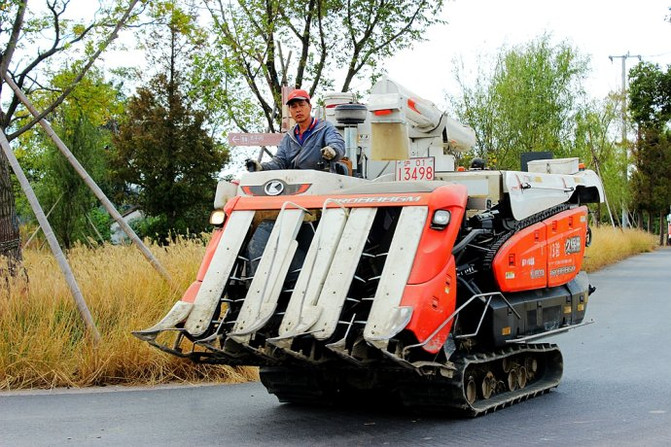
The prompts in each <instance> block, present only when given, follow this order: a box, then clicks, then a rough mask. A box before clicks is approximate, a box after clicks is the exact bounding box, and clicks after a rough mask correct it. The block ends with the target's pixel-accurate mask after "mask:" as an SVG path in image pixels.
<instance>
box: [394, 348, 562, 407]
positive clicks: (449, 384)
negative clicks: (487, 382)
mask: <svg viewBox="0 0 671 447" xmlns="http://www.w3.org/2000/svg"><path fill="white" fill-rule="evenodd" d="M519 356H527V357H533V358H534V359H536V360H537V361H538V372H537V374H536V377H534V379H533V380H531V381H529V382H528V383H527V384H526V386H525V387H524V388H522V389H517V390H515V391H503V392H499V393H495V394H494V395H492V396H491V397H490V398H488V399H483V398H481V397H480V396H478V398H477V399H476V400H475V401H474V402H473V403H470V402H469V401H468V399H467V398H466V385H465V382H466V380H467V379H468V376H469V372H470V371H474V370H478V369H484V370H497V369H499V367H500V365H501V363H502V362H503V359H505V358H509V359H511V358H515V357H519ZM455 366H457V372H456V373H455V375H454V377H452V378H451V379H437V380H436V381H435V382H434V383H426V381H425V382H422V381H419V380H414V381H412V383H409V384H406V386H404V387H402V388H401V398H402V401H403V403H404V404H405V405H406V406H409V407H412V408H416V409H420V410H423V411H427V412H432V413H436V412H438V413H441V412H449V413H454V414H459V415H463V416H472V417H475V416H479V415H482V414H486V413H490V412H494V411H496V410H499V409H501V408H505V407H507V406H510V405H513V404H516V403H518V402H521V401H524V400H527V399H530V398H533V397H536V396H538V395H540V394H543V393H546V392H548V391H550V390H551V389H552V388H555V387H557V385H559V382H560V380H561V376H562V372H563V360H562V355H561V352H560V351H559V348H558V347H557V345H554V344H547V343H544V344H527V345H514V346H510V347H506V348H504V349H499V350H497V351H494V352H489V353H481V354H471V355H466V356H463V357H460V358H457V359H455Z"/></svg>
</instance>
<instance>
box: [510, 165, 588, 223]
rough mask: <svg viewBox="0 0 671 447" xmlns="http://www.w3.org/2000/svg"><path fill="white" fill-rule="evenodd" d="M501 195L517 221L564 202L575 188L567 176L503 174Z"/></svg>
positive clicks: (570, 177)
mask: <svg viewBox="0 0 671 447" xmlns="http://www.w3.org/2000/svg"><path fill="white" fill-rule="evenodd" d="M503 188H504V192H507V193H508V195H509V197H510V208H511V210H512V212H513V216H514V217H515V219H517V220H522V219H524V218H526V217H529V216H532V215H534V214H536V213H539V212H541V211H543V210H546V209H548V208H551V207H553V206H556V205H560V204H562V203H564V202H566V201H567V200H568V199H569V198H570V197H571V195H572V194H573V191H575V188H576V182H575V178H574V177H573V176H571V175H560V174H541V173H537V172H517V171H507V172H504V181H503Z"/></svg>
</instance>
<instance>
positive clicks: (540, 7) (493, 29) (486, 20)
mask: <svg viewBox="0 0 671 447" xmlns="http://www.w3.org/2000/svg"><path fill="white" fill-rule="evenodd" d="M669 7H671V0H562V1H558V0H445V6H444V8H443V12H442V18H444V19H445V20H447V21H448V24H446V25H441V26H435V27H433V28H431V29H430V30H429V31H428V32H427V34H426V41H425V42H422V43H419V44H416V45H415V46H414V47H413V48H412V49H409V50H405V51H402V52H400V53H398V54H397V55H395V57H393V58H392V59H391V60H389V61H387V62H386V63H384V65H383V66H384V68H385V69H386V70H387V73H388V75H389V77H390V78H391V79H393V80H395V81H397V82H399V83H400V84H402V85H403V86H404V87H406V88H407V89H409V90H411V91H413V92H414V93H416V94H418V95H419V96H421V97H423V98H425V99H428V100H430V101H432V102H434V103H435V104H437V105H439V106H441V105H442V106H443V107H444V106H445V104H446V103H447V102H446V99H445V97H446V93H450V94H458V89H457V88H456V81H455V78H454V75H453V69H452V67H453V65H454V63H455V61H457V62H458V61H460V60H461V61H463V65H464V68H465V70H466V72H469V73H476V72H477V66H478V63H479V62H478V61H479V60H480V61H481V62H482V61H489V60H491V61H492V64H493V60H494V59H495V56H496V55H497V54H498V53H499V50H500V49H501V48H502V47H503V46H506V47H508V48H509V47H511V46H514V45H518V44H523V43H526V42H529V41H531V40H533V39H534V38H536V37H538V36H541V35H542V34H543V33H546V32H547V33H549V34H550V35H551V38H552V42H553V43H555V44H556V43H559V42H561V41H566V42H567V43H568V44H570V45H572V46H573V47H575V48H576V49H578V51H579V52H580V53H582V54H583V55H586V56H589V57H590V60H591V62H590V66H591V69H592V70H591V74H590V76H589V78H588V79H586V81H585V84H584V85H585V88H586V90H587V94H588V95H589V96H591V97H593V98H595V99H601V98H604V97H606V96H607V95H608V93H609V92H610V91H620V90H621V88H622V59H621V58H615V59H613V60H612V61H611V60H610V59H609V56H623V55H627V54H629V55H631V56H638V55H640V56H641V57H642V60H644V61H647V62H652V63H657V64H659V65H660V66H661V67H662V68H666V66H667V65H671V23H669V22H665V21H664V18H665V17H666V16H667V15H668V14H669V13H670V11H669ZM481 62H480V63H481ZM636 63H638V58H637V57H636V58H628V59H627V60H626V69H627V70H629V68H630V67H632V66H633V65H635V64H636Z"/></svg>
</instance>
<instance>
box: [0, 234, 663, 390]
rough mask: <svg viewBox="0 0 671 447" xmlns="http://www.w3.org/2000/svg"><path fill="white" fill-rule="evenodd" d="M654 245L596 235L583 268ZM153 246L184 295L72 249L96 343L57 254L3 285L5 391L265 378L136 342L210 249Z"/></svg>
mask: <svg viewBox="0 0 671 447" xmlns="http://www.w3.org/2000/svg"><path fill="white" fill-rule="evenodd" d="M655 241H656V237H655V236H652V235H650V234H648V233H645V232H643V231H639V230H626V231H624V232H623V231H620V230H619V229H613V228H609V227H601V228H597V229H594V233H593V243H592V246H591V247H590V248H589V249H588V251H587V259H586V263H585V268H586V269H587V270H588V271H593V270H597V269H599V268H601V267H603V266H604V265H607V264H610V263H613V262H616V261H618V260H621V259H624V258H626V257H627V256H630V255H632V254H635V253H640V252H644V251H650V250H652V249H653V247H654V246H655ZM151 249H152V251H153V252H154V253H155V255H156V256H157V257H158V258H159V260H160V262H161V263H162V264H163V266H164V267H165V268H166V269H167V270H168V271H169V272H170V274H171V275H172V276H173V279H174V280H175V282H176V283H177V284H178V288H179V290H177V291H173V290H170V288H169V287H168V285H167V284H166V283H165V282H164V281H163V280H162V278H161V277H160V276H159V274H158V273H156V271H154V269H153V268H152V267H151V266H150V265H149V263H148V262H147V261H146V260H145V259H144V257H142V255H141V254H140V253H139V252H138V251H137V250H136V249H135V248H134V247H129V246H111V245H106V246H103V247H100V248H96V249H91V248H87V247H84V246H79V247H76V248H75V249H73V250H71V251H70V252H69V254H68V259H69V261H70V264H71V266H72V269H73V271H74V273H75V276H76V277H77V281H78V283H79V285H80V287H81V289H82V293H83V295H84V297H85V298H86V301H87V303H88V305H89V308H90V309H91V313H92V314H93V317H94V319H95V321H96V324H97V327H98V329H99V331H100V333H101V335H102V342H101V343H100V344H99V345H97V346H96V345H94V344H93V343H92V342H91V340H89V339H88V338H87V337H86V336H85V331H84V327H83V324H82V322H81V319H80V317H79V314H78V312H77V308H76V306H75V304H74V301H73V299H72V296H71V295H70V291H69V289H68V288H67V286H66V284H65V280H64V279H63V276H62V274H61V272H60V270H59V269H58V266H57V264H56V262H55V260H54V258H53V256H52V255H51V253H50V252H49V251H48V249H42V250H41V251H38V250H32V249H31V250H26V251H25V252H24V256H25V267H26V269H27V272H28V276H29V278H30V283H29V284H28V285H27V286H26V284H25V283H23V282H22V281H20V280H18V281H15V282H13V283H12V284H9V285H7V284H5V283H4V282H0V390H8V389H26V388H51V387H61V386H70V387H82V386H91V385H102V384H159V383H167V382H180V381H182V382H197V381H224V382H237V381H246V380H255V379H257V378H258V371H257V370H256V368H232V367H228V366H208V365H194V364H193V363H191V362H190V361H188V360H182V359H179V358H176V357H173V356H170V355H168V354H165V353H162V352H160V351H158V350H156V349H153V348H151V347H150V346H149V345H148V344H147V343H144V342H141V341H140V340H138V339H136V338H135V337H133V336H132V335H131V331H133V330H138V329H144V328H147V327H149V326H151V325H153V324H154V323H156V322H157V321H158V320H159V319H160V318H161V317H163V315H165V313H166V312H167V311H168V310H169V309H170V308H171V307H172V305H173V304H174V302H175V301H177V300H178V299H179V298H180V296H181V293H182V291H183V290H185V289H186V288H187V287H188V285H189V284H190V283H191V281H192V280H193V279H194V278H195V276H196V272H197V270H198V267H199V265H200V260H201V258H202V256H203V254H204V252H205V247H204V246H203V244H202V243H199V242H194V241H186V240H180V241H178V242H177V243H175V244H173V245H171V246H169V247H163V248H162V247H157V246H153V247H151Z"/></svg>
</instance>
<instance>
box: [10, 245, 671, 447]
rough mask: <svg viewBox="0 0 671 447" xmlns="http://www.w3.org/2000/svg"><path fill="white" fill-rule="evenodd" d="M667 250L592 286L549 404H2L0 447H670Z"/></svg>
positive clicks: (192, 391)
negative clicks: (463, 410)
mask: <svg viewBox="0 0 671 447" xmlns="http://www.w3.org/2000/svg"><path fill="white" fill-rule="evenodd" d="M670 271H671V250H670V249H663V250H659V251H656V252H654V253H647V254H643V255H640V256H636V257H634V258H631V259H628V260H626V261H624V262H622V263H619V264H617V265H615V266H612V267H609V268H607V269H604V270H602V271H601V272H598V273H595V274H593V275H591V276H590V280H591V282H592V284H594V285H596V286H597V292H596V293H595V294H594V295H592V297H591V298H590V303H589V307H588V312H587V318H588V319H589V318H593V319H595V320H596V323H595V324H592V325H590V326H587V327H584V328H581V329H576V330H574V331H571V332H569V333H567V334H563V335H560V336H557V337H555V338H554V339H553V340H552V341H553V342H556V343H558V344H559V345H560V347H561V349H562V352H563V354H564V378H563V380H562V383H561V384H560V386H559V387H558V388H557V389H556V390H554V391H552V392H551V393H549V394H545V395H543V396H540V397H538V398H536V399H532V400H530V401H526V402H523V403H521V404H518V405H515V406H513V407H510V408H506V409H504V410H500V411H498V412H496V413H493V414H489V415H486V416H483V417H479V418H476V419H454V418H449V417H440V416H435V417H427V416H421V417H418V416H416V415H412V414H408V413H406V412H404V411H402V410H398V409H389V408H387V409H381V408H378V409H351V410H347V411H346V410H338V409H329V408H327V409H315V408H303V407H298V406H292V405H281V404H279V403H278V402H277V400H276V399H275V398H274V397H273V396H270V395H268V394H267V393H266V391H265V389H264V388H263V387H262V386H261V385H260V384H258V383H250V384H242V385H229V386H196V387H190V386H189V387H187V386H180V387H161V388H153V389H124V388H113V389H112V388H102V389H93V390H77V391H71V390H56V391H47V392H28V393H25V392H23V393H0V446H3V447H4V446H136V445H144V446H180V447H183V446H205V445H222V446H228V445H230V446H256V445H272V446H339V445H342V446H345V445H346V446H357V445H375V446H377V445H391V446H394V445H403V446H444V445H469V446H470V445H491V446H497V447H501V446H508V445H515V446H526V445H547V446H575V445H580V446H630V445H636V446H638V445H642V446H669V445H671V323H670V320H671V274H670Z"/></svg>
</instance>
